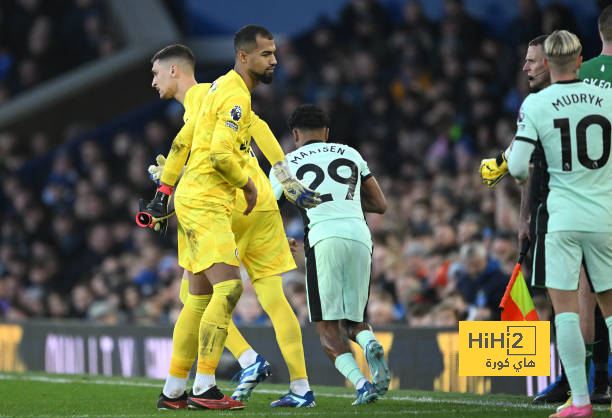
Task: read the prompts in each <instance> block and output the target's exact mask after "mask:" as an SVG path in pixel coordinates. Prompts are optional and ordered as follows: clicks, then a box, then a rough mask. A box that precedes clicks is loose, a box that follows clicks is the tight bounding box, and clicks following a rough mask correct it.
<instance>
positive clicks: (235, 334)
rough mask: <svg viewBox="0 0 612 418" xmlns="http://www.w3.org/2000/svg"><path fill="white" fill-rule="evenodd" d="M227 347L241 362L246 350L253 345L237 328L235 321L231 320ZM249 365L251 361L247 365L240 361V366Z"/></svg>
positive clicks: (226, 341) (226, 342)
mask: <svg viewBox="0 0 612 418" xmlns="http://www.w3.org/2000/svg"><path fill="white" fill-rule="evenodd" d="M225 347H227V349H228V350H229V351H230V353H232V354H233V355H234V357H236V359H237V360H238V361H239V362H240V356H241V355H242V353H244V352H246V351H247V350H248V349H250V348H251V346H250V345H249V343H248V342H247V341H246V340H245V339H244V337H243V336H242V334H241V333H240V331H239V330H238V328H236V324H234V321H230V323H229V328H228V330H227V340H225ZM251 351H252V349H251ZM255 357H257V354H255ZM254 362H255V361H253V362H252V363H254ZM249 365H250V363H249V364H248V365H247V366H243V365H242V362H240V367H242V368H243V369H244V368H245V367H248V366H249Z"/></svg>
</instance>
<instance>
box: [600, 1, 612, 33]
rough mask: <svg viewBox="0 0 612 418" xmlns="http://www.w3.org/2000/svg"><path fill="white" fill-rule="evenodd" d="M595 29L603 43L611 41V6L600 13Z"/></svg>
mask: <svg viewBox="0 0 612 418" xmlns="http://www.w3.org/2000/svg"><path fill="white" fill-rule="evenodd" d="M597 28H598V29H599V31H600V32H601V35H602V37H603V40H604V41H606V42H607V41H612V4H611V5H610V6H608V7H606V8H605V9H603V11H602V12H601V14H600V15H599V18H598V19H597Z"/></svg>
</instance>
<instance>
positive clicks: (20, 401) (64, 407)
mask: <svg viewBox="0 0 612 418" xmlns="http://www.w3.org/2000/svg"><path fill="white" fill-rule="evenodd" d="M162 386H163V382H162V381H160V380H155V379H144V378H132V379H125V378H118V377H100V376H67V375H53V374H42V373H24V374H17V373H0V417H15V416H20V417H21V416H24V417H56V416H62V417H63V416H74V417H149V416H166V417H168V416H177V417H195V416H212V415H223V416H226V415H227V416H229V415H232V416H240V417H247V416H249V417H251V416H260V417H263V416H286V415H308V416H322V417H326V416H332V417H334V418H335V417H344V416H429V417H506V418H507V417H547V416H548V415H549V414H551V413H552V412H554V407H553V406H548V407H542V406H537V407H535V406H532V405H530V403H529V398H528V397H526V396H512V395H470V394H459V393H443V392H425V391H416V390H393V391H390V392H389V393H388V394H387V395H385V396H384V397H382V398H380V399H379V400H378V402H376V403H374V404H370V405H362V406H359V407H356V406H351V402H352V401H353V399H354V391H353V390H352V389H349V388H340V387H331V386H314V387H313V389H314V392H315V397H316V403H317V406H316V407H315V408H304V409H280V408H279V409H273V408H270V407H269V406H268V405H269V404H270V402H272V401H273V400H275V399H278V398H279V397H280V395H282V394H284V393H286V392H287V390H288V385H280V384H267V383H265V382H264V383H261V384H260V385H259V386H258V387H257V388H256V389H255V391H254V392H253V395H252V396H251V400H250V401H249V402H248V403H247V406H246V408H245V409H244V410H241V411H229V412H221V411H187V410H181V411H157V409H156V407H155V405H156V401H157V396H158V395H159V393H160V391H161V388H162ZM219 387H220V388H221V390H223V391H224V393H226V394H227V395H230V394H231V392H232V388H231V387H230V385H229V383H228V382H219ZM609 415H610V412H609V407H605V406H597V407H596V412H595V416H602V417H603V416H609Z"/></svg>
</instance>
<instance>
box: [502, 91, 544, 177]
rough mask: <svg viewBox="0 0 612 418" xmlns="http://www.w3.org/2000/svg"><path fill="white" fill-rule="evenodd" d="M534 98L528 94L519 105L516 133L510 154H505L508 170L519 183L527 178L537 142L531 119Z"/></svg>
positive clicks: (536, 132)
mask: <svg viewBox="0 0 612 418" xmlns="http://www.w3.org/2000/svg"><path fill="white" fill-rule="evenodd" d="M534 100H535V99H534V96H532V95H529V96H527V98H526V99H525V100H524V101H523V104H522V105H521V109H520V110H519V117H518V119H517V121H516V135H515V137H514V140H513V141H512V143H511V144H510V147H509V149H510V155H507V157H508V171H509V172H510V174H511V175H512V177H514V178H515V179H516V180H517V181H518V182H519V183H522V182H524V181H525V180H527V176H528V175H529V162H530V161H531V154H532V153H533V150H534V149H535V147H536V145H537V143H538V142H537V141H538V131H537V129H536V125H535V123H534V122H533V119H532V118H533V117H534V116H535V115H537V111H538V108H537V103H534Z"/></svg>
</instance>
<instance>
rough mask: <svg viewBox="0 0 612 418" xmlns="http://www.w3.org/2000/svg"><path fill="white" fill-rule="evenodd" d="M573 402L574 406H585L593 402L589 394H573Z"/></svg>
mask: <svg viewBox="0 0 612 418" xmlns="http://www.w3.org/2000/svg"><path fill="white" fill-rule="evenodd" d="M572 403H573V404H574V406H585V405H588V404H590V403H591V398H590V397H589V395H576V396H572Z"/></svg>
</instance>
